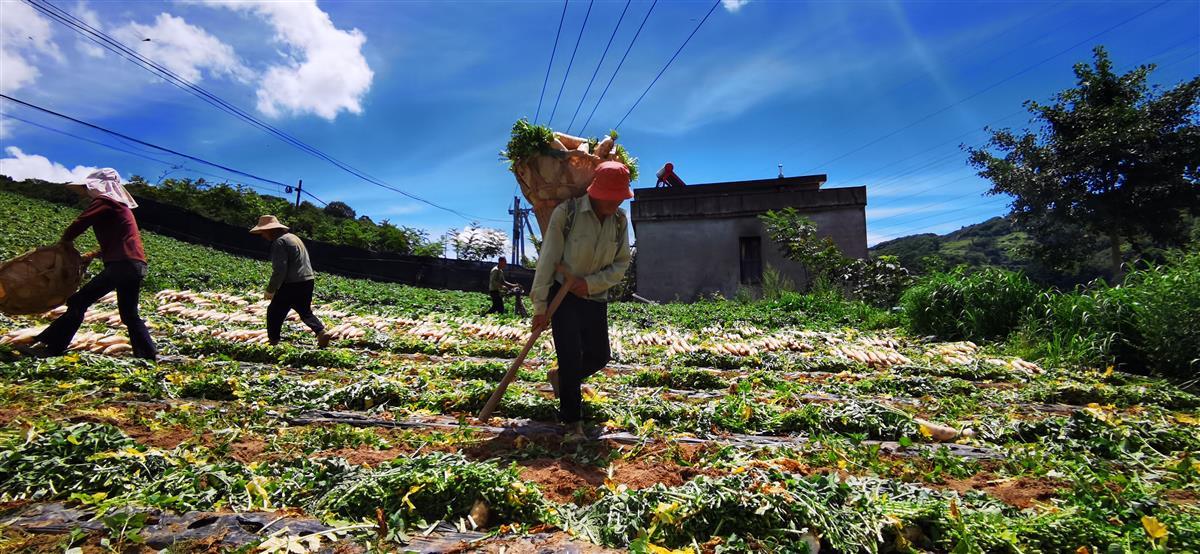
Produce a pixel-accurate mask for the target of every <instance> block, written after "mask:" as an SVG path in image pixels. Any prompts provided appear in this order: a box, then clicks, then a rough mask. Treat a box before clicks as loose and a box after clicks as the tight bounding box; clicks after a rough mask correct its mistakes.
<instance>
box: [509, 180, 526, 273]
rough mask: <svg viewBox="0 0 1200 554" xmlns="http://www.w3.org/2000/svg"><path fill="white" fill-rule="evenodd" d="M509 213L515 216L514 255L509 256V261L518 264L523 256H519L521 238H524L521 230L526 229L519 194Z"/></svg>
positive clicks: (514, 198)
mask: <svg viewBox="0 0 1200 554" xmlns="http://www.w3.org/2000/svg"><path fill="white" fill-rule="evenodd" d="M508 213H510V214H512V216H513V228H512V257H511V258H509V262H510V263H514V264H517V265H521V258H520V257H519V256H520V253H521V250H520V248H521V247H520V244H521V240H522V239H521V231H523V230H524V229H522V228H521V198H520V197H518V196H514V197H513V207H512V209H511V210H508Z"/></svg>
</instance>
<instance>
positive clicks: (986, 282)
mask: <svg viewBox="0 0 1200 554" xmlns="http://www.w3.org/2000/svg"><path fill="white" fill-rule="evenodd" d="M1040 292H1041V291H1040V290H1039V289H1038V287H1037V285H1034V284H1033V282H1032V281H1030V280H1029V278H1027V277H1025V275H1024V274H1021V273H1014V272H1011V271H1005V270H1003V269H995V268H984V269H981V270H977V271H967V270H966V269H964V268H956V269H954V270H953V271H950V272H946V273H934V274H931V275H929V276H927V277H925V278H924V279H922V280H920V281H918V282H917V283H916V284H915V285H913V286H912V287H910V288H909V289H908V290H907V291H905V292H904V295H903V296H902V297H901V298H900V305H901V307H903V308H904V313H905V317H906V321H907V324H908V327H909V330H911V331H912V332H914V333H917V334H920V335H933V336H936V337H938V338H940V339H944V340H984V339H997V338H1003V337H1006V336H1008V335H1009V334H1010V333H1011V332H1012V331H1013V330H1015V329H1017V328H1018V327H1019V326H1020V325H1021V323H1022V321H1024V319H1025V317H1026V316H1027V315H1028V314H1029V313H1030V310H1031V308H1033V307H1034V306H1035V305H1036V303H1037V302H1038V299H1039V294H1040Z"/></svg>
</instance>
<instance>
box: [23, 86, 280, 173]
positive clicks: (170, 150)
mask: <svg viewBox="0 0 1200 554" xmlns="http://www.w3.org/2000/svg"><path fill="white" fill-rule="evenodd" d="M0 98H3V99H5V100H8V101H10V102H16V103H17V104H20V105H22V106H25V107H27V108H32V109H34V110H37V111H39V112H42V113H45V114H48V115H52V116H54V117H58V118H61V119H65V120H67V121H71V122H73V123H77V124H79V125H83V126H85V127H88V128H91V129H95V130H97V131H100V132H102V133H107V134H110V135H112V136H115V137H120V138H123V139H125V140H129V141H133V142H136V143H138V144H140V145H142V146H148V147H150V148H153V149H155V150H159V151H162V152H166V153H168V154H173V155H175V156H179V157H182V158H187V159H189V160H192V161H194V162H199V163H202V164H204V165H208V166H212V167H216V168H218V169H221V170H224V171H228V172H230V173H234V174H237V175H241V176H243V177H249V178H250V179H254V180H256V181H262V182H264V183H271V184H273V185H279V186H281V187H290V186H291V185H288V184H287V183H281V182H279V181H276V180H274V179H267V178H266V177H259V176H258V175H254V174H253V173H247V172H245V171H240V170H237V169H234V168H232V167H228V166H225V165H221V164H219V163H216V162H210V161H208V160H205V159H203V158H198V157H196V156H192V155H189V154H184V153H183V152H179V151H176V150H172V149H170V148H166V147H164V146H159V145H157V144H151V143H149V142H146V141H144V140H139V139H136V138H133V137H131V136H129V135H125V134H122V133H119V132H117V131H113V130H112V129H107V128H104V127H101V126H99V125H95V124H92V123H88V122H86V121H83V120H81V119H75V118H74V117H71V116H69V115H65V114H61V113H58V112H56V111H54V110H51V109H48V108H43V107H41V106H38V105H35V104H30V103H29V102H26V101H24V100H18V99H16V98H13V97H11V96H9V95H7V94H0Z"/></svg>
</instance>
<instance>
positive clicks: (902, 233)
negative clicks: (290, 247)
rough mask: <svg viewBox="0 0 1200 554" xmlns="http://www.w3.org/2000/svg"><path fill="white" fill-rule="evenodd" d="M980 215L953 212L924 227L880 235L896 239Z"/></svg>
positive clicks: (976, 217) (888, 238)
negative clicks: (952, 215)
mask: <svg viewBox="0 0 1200 554" xmlns="http://www.w3.org/2000/svg"><path fill="white" fill-rule="evenodd" d="M988 208H989V209H995V208H993V207H990V206H989V207H988ZM980 215H981V214H971V215H965V216H961V215H958V214H955V217H954V218H953V219H945V220H940V221H936V222H933V223H930V224H928V225H926V226H924V227H917V228H915V229H909V230H907V231H900V232H895V233H888V234H885V235H882V236H883V237H887V238H886V240H892V239H896V238H900V237H906V236H909V235H914V234H918V233H919V232H920V231H924V230H926V229H932V228H934V227H937V226H939V225H945V224H947V223H956V222H959V221H965V220H968V219H978V218H979V217H980ZM880 242H883V241H880ZM876 244H878V243H876Z"/></svg>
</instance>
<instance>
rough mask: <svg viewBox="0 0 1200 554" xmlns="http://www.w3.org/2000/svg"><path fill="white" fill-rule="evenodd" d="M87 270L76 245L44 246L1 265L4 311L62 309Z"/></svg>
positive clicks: (20, 312)
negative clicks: (60, 307)
mask: <svg viewBox="0 0 1200 554" xmlns="http://www.w3.org/2000/svg"><path fill="white" fill-rule="evenodd" d="M86 269H87V264H85V263H84V260H83V257H82V256H80V254H79V252H78V251H77V250H75V248H74V247H72V246H64V245H61V244H56V245H54V246H43V247H41V248H38V249H37V250H34V251H32V252H29V253H27V254H23V255H21V256H18V257H16V258H13V259H11V260H9V261H7V262H4V263H3V264H0V312H4V313H6V314H9V315H30V314H39V313H43V312H47V311H49V310H52V309H54V308H57V307H59V306H61V305H62V304H63V303H64V302H66V301H67V298H68V297H70V296H71V295H72V294H75V291H77V290H79V284H80V283H81V282H82V281H83V273H84V271H85V270H86Z"/></svg>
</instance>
